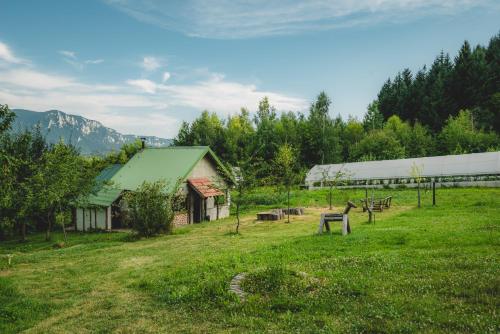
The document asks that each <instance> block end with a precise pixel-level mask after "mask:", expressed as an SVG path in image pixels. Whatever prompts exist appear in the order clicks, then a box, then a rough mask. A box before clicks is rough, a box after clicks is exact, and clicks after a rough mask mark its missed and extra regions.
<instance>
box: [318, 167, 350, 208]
mask: <svg viewBox="0 0 500 334" xmlns="http://www.w3.org/2000/svg"><path fill="white" fill-rule="evenodd" d="M332 174H333V175H332ZM348 177H349V173H348V172H347V171H346V170H345V169H344V166H342V167H341V168H340V169H339V170H338V171H336V172H335V173H333V171H332V169H331V166H325V167H324V168H323V169H322V171H321V183H322V184H323V186H327V187H328V205H329V208H330V210H331V209H332V208H333V191H334V190H335V189H336V188H337V186H338V185H340V184H343V183H346V180H347V178H348Z"/></svg>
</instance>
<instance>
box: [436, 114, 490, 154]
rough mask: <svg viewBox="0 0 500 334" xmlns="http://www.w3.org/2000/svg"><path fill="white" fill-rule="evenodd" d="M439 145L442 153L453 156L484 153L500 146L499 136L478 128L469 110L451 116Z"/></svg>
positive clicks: (440, 137) (441, 135)
mask: <svg viewBox="0 0 500 334" xmlns="http://www.w3.org/2000/svg"><path fill="white" fill-rule="evenodd" d="M439 143H440V149H441V151H442V152H450V153H453V154H463V153H476V152H484V151H487V150H488V149H489V148H498V147H499V145H500V142H499V138H498V135H497V134H495V133H493V132H485V131H484V130H481V129H479V130H478V129H477V128H476V126H475V125H474V120H473V116H472V113H471V112H470V111H469V110H462V111H460V113H459V114H458V115H457V116H456V117H451V116H450V118H449V119H448V120H447V121H446V125H445V126H444V127H443V131H442V132H441V134H440V135H439Z"/></svg>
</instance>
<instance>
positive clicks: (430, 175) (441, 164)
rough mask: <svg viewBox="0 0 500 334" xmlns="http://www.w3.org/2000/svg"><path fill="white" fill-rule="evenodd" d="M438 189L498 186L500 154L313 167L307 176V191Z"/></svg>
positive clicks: (499, 181) (487, 153)
mask: <svg viewBox="0 0 500 334" xmlns="http://www.w3.org/2000/svg"><path fill="white" fill-rule="evenodd" d="M418 179H420V181H421V183H425V182H436V185H437V186H455V187H466V186H485V187H500V151H498V152H486V153H472V154H460V155H446V156H436V157H422V158H411V159H398V160H380V161H364V162H349V163H341V164H331V165H316V166H314V167H313V168H311V170H309V172H308V173H307V175H306V178H305V184H306V187H307V188H309V189H316V188H322V187H327V186H331V185H332V184H334V185H335V186H338V187H366V186H367V185H370V186H376V187H390V188H397V187H413V186H416V184H417V180H418Z"/></svg>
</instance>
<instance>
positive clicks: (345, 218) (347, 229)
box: [318, 201, 356, 235]
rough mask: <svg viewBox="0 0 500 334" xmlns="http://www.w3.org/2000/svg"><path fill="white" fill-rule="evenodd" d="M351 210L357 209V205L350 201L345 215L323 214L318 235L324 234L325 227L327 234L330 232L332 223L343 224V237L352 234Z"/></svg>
mask: <svg viewBox="0 0 500 334" xmlns="http://www.w3.org/2000/svg"><path fill="white" fill-rule="evenodd" d="M351 208H356V205H354V203H352V202H351V201H349V202H347V206H346V207H345V209H344V212H343V213H322V214H321V218H320V221H319V229H318V234H321V233H323V226H325V227H326V231H327V232H330V222H342V235H347V234H349V233H351V225H349V215H348V214H349V211H350V210H351Z"/></svg>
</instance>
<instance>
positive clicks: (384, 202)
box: [361, 196, 392, 212]
mask: <svg viewBox="0 0 500 334" xmlns="http://www.w3.org/2000/svg"><path fill="white" fill-rule="evenodd" d="M391 202H392V196H389V197H385V198H376V199H374V200H373V202H372V201H371V200H370V199H369V198H364V199H362V200H361V203H363V212H366V211H368V208H370V209H371V210H372V211H379V212H382V211H384V209H388V208H390V207H391Z"/></svg>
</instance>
